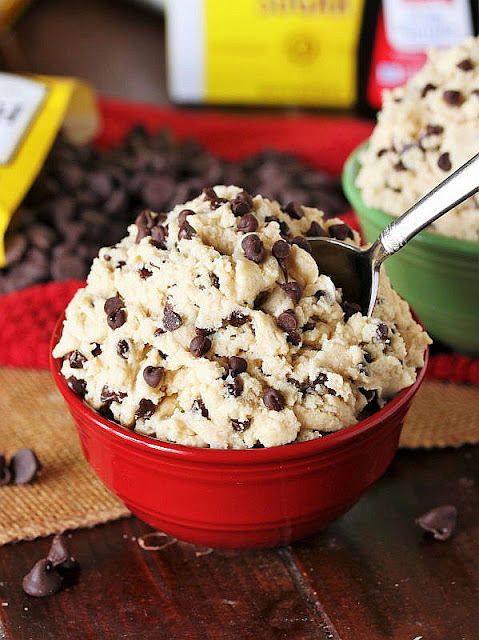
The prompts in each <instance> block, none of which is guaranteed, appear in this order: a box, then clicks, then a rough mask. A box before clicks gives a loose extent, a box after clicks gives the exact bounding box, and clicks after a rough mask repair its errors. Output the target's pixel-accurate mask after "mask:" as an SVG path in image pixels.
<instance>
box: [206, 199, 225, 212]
mask: <svg viewBox="0 0 479 640" xmlns="http://www.w3.org/2000/svg"><path fill="white" fill-rule="evenodd" d="M226 202H229V201H228V200H227V199H226V198H215V199H214V200H210V209H212V210H214V209H219V207H221V205H222V204H226Z"/></svg>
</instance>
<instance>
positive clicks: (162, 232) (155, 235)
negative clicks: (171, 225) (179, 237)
mask: <svg viewBox="0 0 479 640" xmlns="http://www.w3.org/2000/svg"><path fill="white" fill-rule="evenodd" d="M167 237H168V228H167V227H164V226H163V225H162V224H156V225H155V226H154V227H153V228H152V229H151V238H150V244H152V245H153V246H154V247H156V248H157V249H164V248H165V244H164V242H165V240H166V238H167Z"/></svg>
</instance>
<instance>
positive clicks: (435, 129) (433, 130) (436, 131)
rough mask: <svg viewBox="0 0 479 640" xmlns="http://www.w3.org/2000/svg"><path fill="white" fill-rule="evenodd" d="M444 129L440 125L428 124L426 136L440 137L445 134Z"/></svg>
mask: <svg viewBox="0 0 479 640" xmlns="http://www.w3.org/2000/svg"><path fill="white" fill-rule="evenodd" d="M443 131H444V127H442V126H441V125H440V124H428V125H427V127H426V133H425V135H426V136H440V135H441V133H443Z"/></svg>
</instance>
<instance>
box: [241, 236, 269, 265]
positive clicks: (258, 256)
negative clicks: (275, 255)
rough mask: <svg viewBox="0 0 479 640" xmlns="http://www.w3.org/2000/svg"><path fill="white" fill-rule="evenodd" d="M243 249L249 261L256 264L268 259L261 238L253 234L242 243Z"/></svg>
mask: <svg viewBox="0 0 479 640" xmlns="http://www.w3.org/2000/svg"><path fill="white" fill-rule="evenodd" d="M241 247H242V249H243V251H244V254H245V256H246V258H248V260H252V261H253V262H255V263H256V264H259V263H260V262H263V260H264V259H265V257H266V251H265V248H264V246H263V243H262V242H261V240H260V238H259V236H257V235H256V234H254V233H252V234H250V235H248V236H245V237H244V238H243V240H242V241H241Z"/></svg>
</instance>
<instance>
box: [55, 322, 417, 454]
mask: <svg viewBox="0 0 479 640" xmlns="http://www.w3.org/2000/svg"><path fill="white" fill-rule="evenodd" d="M413 317H414V319H415V320H416V321H417V322H418V318H417V316H416V314H415V313H414V312H413ZM64 318H65V313H63V314H62V315H61V316H60V317H59V318H58V320H57V322H56V324H55V328H54V330H53V333H52V337H51V340H50V352H49V360H50V369H51V372H52V374H53V379H54V381H55V383H56V385H57V386H58V388H59V390H60V392H61V393H62V395H63V397H64V398H65V400H66V401H67V403H68V404H69V405H71V406H72V408H73V409H74V410H75V411H76V412H80V413H83V414H84V415H86V416H88V419H89V421H90V422H91V423H94V424H95V426H97V427H99V428H100V429H102V430H104V431H107V432H109V433H110V434H113V435H115V436H116V437H118V438H120V439H123V440H126V441H128V442H130V443H131V444H132V445H135V446H137V447H139V448H141V449H144V448H147V449H152V450H154V451H157V452H161V453H162V454H167V455H170V456H174V457H179V458H181V459H191V460H192V461H197V462H208V461H210V462H214V463H232V464H236V463H238V462H241V464H248V463H251V464H258V463H264V462H275V461H276V462H277V461H281V460H289V459H300V458H303V457H306V456H311V455H314V454H317V453H324V452H327V451H330V450H332V449H335V448H337V447H340V446H341V445H343V444H345V443H346V442H348V441H350V440H355V439H356V437H360V436H363V435H365V434H367V433H369V432H370V431H372V430H374V429H375V428H376V427H378V426H379V425H381V424H382V423H383V422H385V421H387V420H388V419H389V418H390V417H391V416H392V415H393V414H394V413H396V411H398V410H400V409H401V408H402V407H403V406H404V405H405V404H407V403H408V402H409V401H410V400H411V398H412V397H413V396H414V394H415V393H416V391H417V389H418V387H419V386H420V385H421V383H422V381H423V379H424V376H425V374H426V369H427V364H428V362H429V347H426V349H425V352H424V366H423V367H421V368H420V369H418V370H417V377H416V380H415V382H413V384H412V385H410V386H409V387H406V388H405V389H402V391H400V392H399V393H398V395H397V396H395V397H394V398H393V399H392V400H390V401H389V402H388V403H387V404H386V405H385V406H384V407H383V408H382V409H380V410H379V411H377V412H376V413H374V414H373V415H372V416H370V417H368V418H366V419H365V420H361V421H360V422H357V423H356V424H353V425H351V426H349V427H345V428H344V429H341V430H340V431H334V432H332V433H330V434H328V435H327V436H324V437H321V438H315V439H313V440H307V441H306V442H294V443H293V442H292V443H288V444H283V445H277V446H274V447H264V448H258V449H214V448H208V447H192V446H188V445H183V444H177V443H175V442H168V441H165V440H157V439H155V438H152V437H151V436H145V435H142V434H140V433H137V432H136V431H132V430H131V429H128V428H127V427H123V426H122V425H120V424H117V423H116V422H112V421H111V420H108V419H107V418H104V417H103V416H101V415H100V414H99V413H98V412H97V411H95V409H93V408H92V407H90V405H88V404H87V403H86V402H85V401H84V400H83V399H82V398H80V396H78V395H77V394H75V393H74V392H73V391H71V389H70V388H69V387H68V386H67V384H66V381H65V378H64V377H63V376H62V374H61V373H60V369H61V362H62V361H61V359H60V358H54V357H53V356H52V351H53V347H54V346H55V345H56V344H57V342H58V340H59V338H60V334H61V331H62V324H63V320H64Z"/></svg>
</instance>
